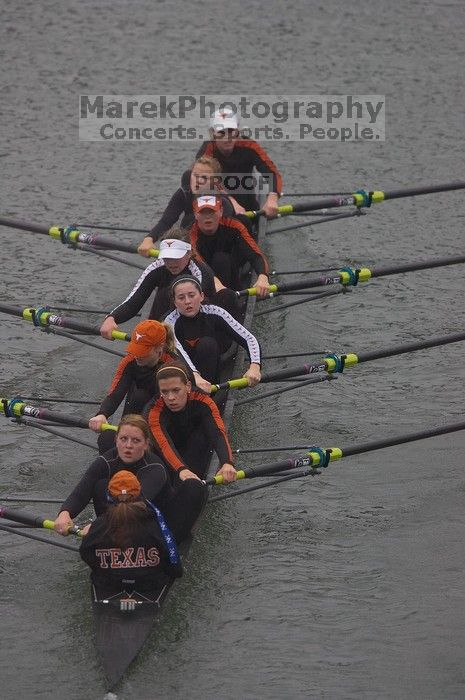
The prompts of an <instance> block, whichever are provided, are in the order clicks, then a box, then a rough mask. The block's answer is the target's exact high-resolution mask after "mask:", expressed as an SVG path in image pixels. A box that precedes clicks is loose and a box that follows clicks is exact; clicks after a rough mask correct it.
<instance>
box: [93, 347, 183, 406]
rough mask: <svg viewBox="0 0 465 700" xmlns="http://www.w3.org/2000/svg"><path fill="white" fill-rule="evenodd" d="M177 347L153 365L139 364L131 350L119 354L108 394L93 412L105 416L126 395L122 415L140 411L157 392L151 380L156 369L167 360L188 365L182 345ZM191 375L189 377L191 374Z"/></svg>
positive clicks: (155, 384)
mask: <svg viewBox="0 0 465 700" xmlns="http://www.w3.org/2000/svg"><path fill="white" fill-rule="evenodd" d="M180 350H181V352H180V354H179V355H177V354H176V353H171V352H164V353H163V354H162V356H161V357H160V359H159V361H158V363H157V364H156V365H155V366H154V367H141V366H139V365H138V364H137V362H136V358H135V357H134V355H131V354H128V355H127V356H126V357H123V358H122V360H121V361H120V363H119V365H118V367H117V368H116V372H115V375H114V377H113V381H112V383H111V385H110V388H109V390H108V394H107V395H106V396H105V398H104V399H103V401H102V403H101V404H100V408H99V409H98V411H97V413H96V415H99V414H100V413H101V414H103V415H104V416H107V418H108V416H112V415H113V414H114V412H115V411H116V409H117V408H118V406H119V405H120V404H121V402H122V401H123V399H124V397H125V396H127V399H126V404H125V406H124V410H123V415H125V414H126V413H142V409H143V408H144V406H145V404H146V403H147V402H148V401H150V400H151V399H153V397H154V396H158V388H157V382H156V380H155V374H156V371H157V370H158V369H159V368H160V367H161V366H162V365H163V364H164V363H165V362H169V361H170V360H180V359H181V360H183V361H184V362H185V363H186V364H187V365H188V366H189V364H190V359H189V357H188V356H186V353H185V352H184V350H183V348H180ZM191 379H192V380H193V376H192V377H191Z"/></svg>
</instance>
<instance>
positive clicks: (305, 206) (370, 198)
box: [245, 182, 465, 219]
mask: <svg viewBox="0 0 465 700" xmlns="http://www.w3.org/2000/svg"><path fill="white" fill-rule="evenodd" d="M463 189H465V182H448V183H445V184H442V185H426V186H422V187H405V188H403V189H400V190H391V191H389V192H383V191H382V190H373V191H371V192H367V191H366V190H363V189H360V190H357V191H356V192H354V193H353V194H351V195H348V196H347V195H345V196H340V195H338V196H335V197H326V198H325V199H316V200H313V201H308V202H300V203H296V204H283V205H281V206H280V207H278V213H279V214H280V215H281V216H285V215H286V214H296V213H298V212H299V211H317V210H318V209H335V208H336V207H348V206H349V207H350V206H354V207H358V208H361V207H371V205H372V204H379V203H380V202H386V201H387V200H389V199H402V198H404V197H417V196H418V195H425V194H437V193H438V192H450V191H453V190H463ZM245 214H246V216H248V217H249V218H251V219H253V218H255V217H256V216H259V215H261V214H263V211H262V210H259V211H246V213H245Z"/></svg>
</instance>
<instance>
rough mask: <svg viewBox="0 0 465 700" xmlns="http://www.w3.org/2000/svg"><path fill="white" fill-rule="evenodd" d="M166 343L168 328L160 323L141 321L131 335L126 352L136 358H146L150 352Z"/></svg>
mask: <svg viewBox="0 0 465 700" xmlns="http://www.w3.org/2000/svg"><path fill="white" fill-rule="evenodd" d="M165 341H166V328H165V326H164V325H163V324H162V323H160V322H159V321H152V320H150V319H149V320H147V321H141V322H140V323H138V324H137V326H136V327H135V328H134V330H133V331H132V334H131V340H130V341H129V343H128V345H127V346H126V352H128V353H130V354H131V355H134V357H146V356H147V355H148V354H149V352H150V351H151V350H152V349H153V348H156V347H158V346H159V345H163V343H164V342H165Z"/></svg>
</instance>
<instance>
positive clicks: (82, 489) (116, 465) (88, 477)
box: [60, 447, 168, 518]
mask: <svg viewBox="0 0 465 700" xmlns="http://www.w3.org/2000/svg"><path fill="white" fill-rule="evenodd" d="M122 469H125V470H126V471H130V472H132V473H133V474H136V476H137V478H138V479H139V481H140V483H141V487H142V495H143V496H144V498H146V499H147V500H149V501H154V500H155V499H156V497H157V496H158V495H159V494H161V492H162V491H163V489H164V488H165V487H167V486H168V475H167V472H166V468H165V466H164V464H162V463H161V461H160V459H159V458H158V457H156V456H155V455H154V454H150V453H149V454H147V455H146V456H144V457H142V459H139V460H138V461H137V462H133V463H132V464H126V463H125V462H123V460H122V459H121V458H120V457H119V456H118V453H117V450H116V447H114V448H113V449H112V450H109V451H108V452H106V453H105V454H104V455H100V456H99V457H97V459H94V461H93V462H92V464H91V465H90V466H89V468H88V469H87V471H86V472H85V473H84V476H83V477H82V478H81V479H80V480H79V482H78V483H77V484H76V486H75V487H74V489H73V490H72V492H71V493H70V494H69V496H68V498H67V499H66V500H65V501H64V503H63V504H62V506H61V508H60V513H61V512H62V511H64V510H66V511H68V513H69V514H70V516H71V518H75V517H76V516H77V515H79V513H81V512H82V511H83V510H84V508H85V507H86V506H87V505H88V503H89V502H90V500H91V498H92V496H93V493H94V489H95V487H96V484H97V482H99V481H100V480H102V479H103V480H107V481H110V479H111V478H112V476H113V475H114V474H116V472H118V471H121V470H122Z"/></svg>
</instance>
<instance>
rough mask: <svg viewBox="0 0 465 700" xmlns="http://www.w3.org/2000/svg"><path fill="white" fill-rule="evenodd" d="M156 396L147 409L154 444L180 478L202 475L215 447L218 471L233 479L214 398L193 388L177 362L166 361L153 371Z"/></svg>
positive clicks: (226, 436) (220, 419)
mask: <svg viewBox="0 0 465 700" xmlns="http://www.w3.org/2000/svg"><path fill="white" fill-rule="evenodd" d="M156 376H157V383H158V389H159V392H160V398H159V399H158V400H157V401H156V403H155V405H154V406H153V407H152V409H151V410H150V412H149V415H148V423H149V426H150V430H151V432H152V437H153V439H154V442H155V448H156V450H157V451H158V453H159V454H160V456H161V457H162V458H163V460H164V461H165V463H166V465H167V466H168V467H171V469H173V471H175V472H176V473H177V475H178V476H179V478H180V479H181V480H182V481H185V480H190V479H203V478H204V477H205V470H206V468H207V466H208V461H209V460H208V456H209V455H210V454H211V453H212V451H215V452H216V454H217V456H218V461H219V463H220V469H219V470H218V474H220V475H221V476H223V478H224V480H225V481H234V480H235V478H236V470H235V468H234V466H233V459H232V451H231V446H230V444H229V439H228V435H227V432H226V428H225V425H224V423H223V419H222V418H221V415H220V412H219V410H218V407H217V405H216V404H215V402H214V401H213V400H212V399H211V398H210V397H209V396H208V395H207V394H205V393H204V392H203V391H201V390H199V389H197V388H194V387H193V386H192V382H191V381H190V380H189V378H188V376H187V374H186V372H185V369H184V368H183V366H182V365H181V364H180V363H176V362H168V363H166V364H165V365H163V367H160V369H159V370H158V371H157V375H156Z"/></svg>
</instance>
